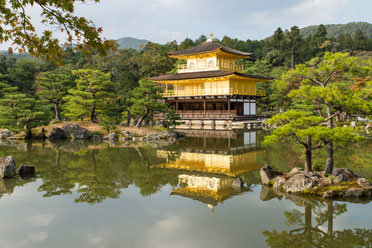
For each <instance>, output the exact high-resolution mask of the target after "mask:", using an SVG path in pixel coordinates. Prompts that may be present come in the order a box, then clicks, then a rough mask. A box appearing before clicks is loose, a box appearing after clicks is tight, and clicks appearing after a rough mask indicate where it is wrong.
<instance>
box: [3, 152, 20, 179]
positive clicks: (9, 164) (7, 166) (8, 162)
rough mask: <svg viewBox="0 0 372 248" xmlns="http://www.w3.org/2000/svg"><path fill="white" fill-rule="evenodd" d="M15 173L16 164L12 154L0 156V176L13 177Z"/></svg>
mask: <svg viewBox="0 0 372 248" xmlns="http://www.w3.org/2000/svg"><path fill="white" fill-rule="evenodd" d="M15 174H16V164H15V162H14V159H13V157H12V156H7V157H1V158H0V178H10V177H14V176H15Z"/></svg>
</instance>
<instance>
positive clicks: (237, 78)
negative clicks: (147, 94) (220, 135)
mask: <svg viewBox="0 0 372 248" xmlns="http://www.w3.org/2000/svg"><path fill="white" fill-rule="evenodd" d="M170 56H171V57H174V58H177V59H180V60H183V61H186V62H185V63H184V64H179V65H178V72H177V73H176V74H169V75H164V76H158V77H154V78H151V80H152V81H154V82H156V83H160V84H163V85H164V87H165V92H164V94H163V97H164V99H165V101H166V102H167V103H169V104H170V105H171V107H172V108H174V109H175V110H176V111H177V113H178V114H179V115H180V116H181V118H182V120H184V121H186V125H199V126H203V125H212V126H214V125H218V124H223V125H229V124H230V123H231V122H232V121H239V120H240V121H241V120H254V119H256V101H257V99H259V98H260V97H263V96H265V91H262V90H257V89H256V84H257V82H264V81H270V80H272V78H268V77H263V76H257V75H248V74H246V73H244V66H243V65H241V64H239V63H238V62H237V61H238V60H242V59H243V60H247V59H250V60H251V59H252V54H251V53H247V52H241V51H238V50H235V49H232V48H229V47H226V46H223V45H221V44H218V43H217V42H215V41H214V40H213V37H212V34H211V37H210V38H209V39H208V40H207V41H206V42H204V43H202V44H200V45H198V46H195V47H192V48H188V49H186V50H182V51H175V52H171V53H170ZM221 121H222V122H221ZM216 122H217V123H216Z"/></svg>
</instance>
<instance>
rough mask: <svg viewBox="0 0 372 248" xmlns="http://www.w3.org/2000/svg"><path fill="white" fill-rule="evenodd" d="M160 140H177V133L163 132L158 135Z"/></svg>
mask: <svg viewBox="0 0 372 248" xmlns="http://www.w3.org/2000/svg"><path fill="white" fill-rule="evenodd" d="M160 137H161V138H162V139H169V138H178V133H176V132H172V131H163V132H161V133H160Z"/></svg>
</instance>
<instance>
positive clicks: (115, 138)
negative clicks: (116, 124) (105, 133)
mask: <svg viewBox="0 0 372 248" xmlns="http://www.w3.org/2000/svg"><path fill="white" fill-rule="evenodd" d="M109 140H111V141H114V140H118V136H117V134H116V133H109Z"/></svg>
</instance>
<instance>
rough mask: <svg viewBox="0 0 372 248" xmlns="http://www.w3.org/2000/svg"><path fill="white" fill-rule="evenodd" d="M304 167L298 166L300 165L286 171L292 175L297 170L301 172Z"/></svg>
mask: <svg viewBox="0 0 372 248" xmlns="http://www.w3.org/2000/svg"><path fill="white" fill-rule="evenodd" d="M303 171H304V169H302V168H300V167H294V168H293V169H292V170H291V171H290V172H288V174H290V175H294V174H297V173H299V172H303Z"/></svg>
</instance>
